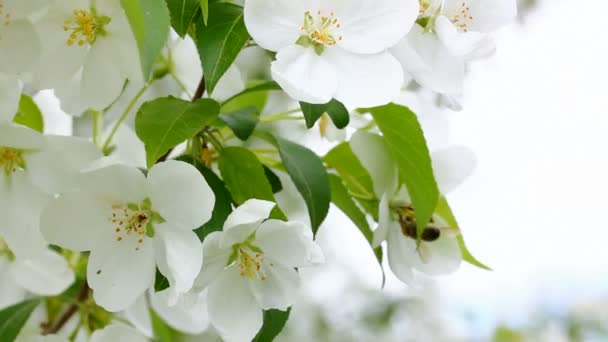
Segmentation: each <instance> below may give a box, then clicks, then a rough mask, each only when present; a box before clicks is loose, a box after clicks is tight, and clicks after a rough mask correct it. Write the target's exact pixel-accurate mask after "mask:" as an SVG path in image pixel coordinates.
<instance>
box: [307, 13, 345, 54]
mask: <svg viewBox="0 0 608 342" xmlns="http://www.w3.org/2000/svg"><path fill="white" fill-rule="evenodd" d="M339 28H340V21H339V20H338V18H337V17H336V16H335V14H334V12H330V13H329V15H324V14H323V13H322V12H321V11H317V12H316V13H315V14H314V15H313V14H312V13H311V12H310V11H306V12H305V13H304V24H303V25H302V27H301V28H300V30H301V31H302V33H303V34H302V35H301V36H300V38H298V40H297V41H296V44H299V45H302V46H305V47H308V46H312V47H314V49H315V51H316V52H317V54H319V55H320V54H321V53H323V50H324V49H325V47H326V46H334V45H336V43H337V42H338V41H340V40H342V36H336V35H334V34H332V31H334V33H335V30H337V29H339Z"/></svg>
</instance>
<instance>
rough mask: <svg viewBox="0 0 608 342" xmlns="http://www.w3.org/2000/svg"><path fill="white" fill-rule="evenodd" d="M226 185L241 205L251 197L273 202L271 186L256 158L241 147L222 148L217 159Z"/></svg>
mask: <svg viewBox="0 0 608 342" xmlns="http://www.w3.org/2000/svg"><path fill="white" fill-rule="evenodd" d="M218 164H219V169H220V172H221V174H222V178H223V179H224V182H225V183H226V187H227V188H228V190H230V193H231V194H232V198H233V199H234V201H235V202H236V203H237V204H239V205H241V204H243V203H244V202H245V201H247V200H248V199H251V198H257V199H261V200H266V201H273V202H274V194H273V193H272V187H271V186H270V183H269V182H268V179H267V178H266V174H265V173H264V168H263V167H262V164H261V163H260V161H259V160H258V158H257V157H256V156H255V154H253V152H251V151H249V150H248V149H246V148H243V147H226V148H224V149H222V151H221V153H220V157H219V160H218Z"/></svg>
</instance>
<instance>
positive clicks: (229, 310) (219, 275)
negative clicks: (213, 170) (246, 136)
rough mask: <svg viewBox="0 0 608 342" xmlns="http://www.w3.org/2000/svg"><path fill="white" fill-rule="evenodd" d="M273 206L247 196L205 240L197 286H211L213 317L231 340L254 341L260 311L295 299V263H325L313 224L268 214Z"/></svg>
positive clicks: (210, 307)
mask: <svg viewBox="0 0 608 342" xmlns="http://www.w3.org/2000/svg"><path fill="white" fill-rule="evenodd" d="M274 206H275V204H274V203H273V202H268V201H262V200H257V199H252V200H248V201H247V202H245V203H243V204H242V205H241V206H239V207H238V208H237V209H236V210H235V211H233V212H232V213H231V214H230V216H228V218H227V220H226V222H225V224H224V230H223V231H221V232H214V233H211V234H209V235H208V236H207V237H206V238H205V240H204V241H203V254H204V257H203V267H202V269H201V273H200V274H199V276H198V278H197V280H196V284H195V290H196V289H198V290H199V291H200V290H202V289H205V288H207V287H208V310H209V318H210V320H211V323H212V324H213V326H214V327H215V328H216V329H217V330H218V331H219V332H220V334H221V335H222V337H223V338H224V339H225V340H227V341H250V340H251V339H252V338H253V337H254V336H255V334H256V333H257V332H258V330H260V328H261V327H262V310H267V309H279V310H286V309H287V308H288V307H289V306H291V305H292V304H293V301H294V299H295V296H296V290H297V288H298V284H299V281H300V280H299V276H298V273H297V271H296V269H295V268H296V267H305V266H311V265H313V264H316V263H320V262H323V254H322V251H321V249H320V247H319V246H317V244H316V243H314V242H313V239H312V233H311V231H310V228H309V227H306V226H305V225H303V224H300V223H296V222H283V221H279V220H274V219H267V217H268V215H269V214H270V211H271V210H272V208H273V207H274Z"/></svg>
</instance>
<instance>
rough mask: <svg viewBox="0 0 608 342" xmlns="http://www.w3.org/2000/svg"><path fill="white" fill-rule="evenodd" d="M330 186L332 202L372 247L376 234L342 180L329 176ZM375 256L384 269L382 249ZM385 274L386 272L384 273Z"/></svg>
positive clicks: (378, 248)
mask: <svg viewBox="0 0 608 342" xmlns="http://www.w3.org/2000/svg"><path fill="white" fill-rule="evenodd" d="M329 185H330V186H331V201H332V202H333V204H335V205H336V207H338V208H339V209H340V210H341V211H342V212H343V213H344V214H345V215H346V216H348V218H350V219H351V221H353V223H354V224H355V225H356V226H357V228H359V231H360V232H361V234H363V236H364V237H365V239H366V240H367V242H369V245H370V247H371V246H372V244H373V241H374V232H373V231H372V230H371V228H370V227H369V223H368V222H367V218H366V217H365V214H364V213H363V212H362V211H361V209H359V207H357V204H355V202H354V201H353V199H352V197H351V196H350V194H349V193H348V190H347V189H346V187H345V186H344V183H343V182H342V179H340V177H338V176H337V175H333V174H330V175H329ZM374 254H375V255H376V258H377V259H378V263H379V264H380V268H382V247H377V248H374ZM383 272H384V271H383Z"/></svg>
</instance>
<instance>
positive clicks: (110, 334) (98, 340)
mask: <svg viewBox="0 0 608 342" xmlns="http://www.w3.org/2000/svg"><path fill="white" fill-rule="evenodd" d="M90 342H148V339H147V338H145V337H144V336H142V335H141V334H140V333H139V332H137V330H135V329H133V328H131V327H129V326H126V325H122V324H112V325H109V326H107V327H105V328H103V329H100V330H95V331H94V332H93V335H91V340H90Z"/></svg>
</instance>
